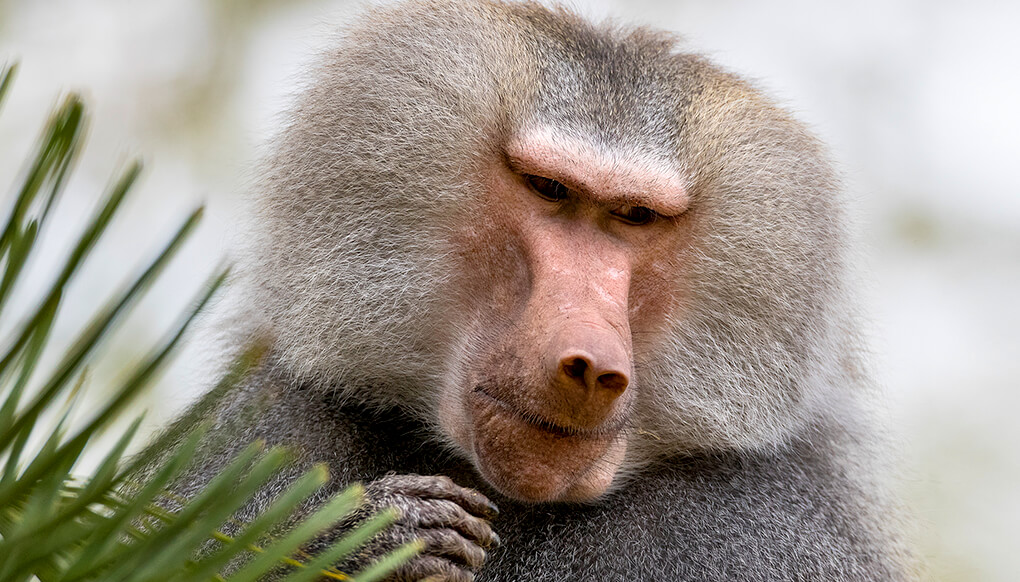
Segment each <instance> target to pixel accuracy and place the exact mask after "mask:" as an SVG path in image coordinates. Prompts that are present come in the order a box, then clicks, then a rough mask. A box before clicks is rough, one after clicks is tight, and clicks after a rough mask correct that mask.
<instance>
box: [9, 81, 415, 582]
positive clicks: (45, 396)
mask: <svg viewBox="0 0 1020 582" xmlns="http://www.w3.org/2000/svg"><path fill="white" fill-rule="evenodd" d="M13 71H14V67H13V66H4V67H0V104H2V103H3V100H4V96H5V95H6V94H7V92H8V91H9V88H10V85H11V79H12V77H13ZM86 118H87V115H86V111H85V106H84V104H83V102H82V100H81V99H80V98H79V97H78V96H76V95H71V96H68V97H66V98H65V99H64V100H63V101H62V102H61V103H60V105H59V106H58V107H57V108H56V109H55V110H54V113H53V114H52V116H51V118H50V119H49V121H48V122H47V125H46V128H45V130H44V131H43V133H42V137H41V138H40V141H39V144H38V146H37V148H36V151H35V153H34V155H33V157H32V159H31V160H30V162H29V164H28V165H27V166H26V170H25V173H24V177H23V179H22V181H21V183H20V186H19V187H17V188H15V189H14V190H13V191H14V192H15V193H16V194H15V196H14V198H13V200H11V202H10V204H9V208H8V209H7V212H6V213H5V214H4V216H5V217H6V218H4V219H3V221H2V225H3V226H2V230H0V311H2V309H3V307H4V305H5V304H6V302H7V299H8V298H9V297H11V296H12V293H13V290H14V289H15V288H16V287H17V284H18V281H19V279H21V278H22V274H23V272H24V268H25V266H26V265H27V264H28V261H29V260H30V258H31V255H32V253H33V251H34V250H35V249H36V248H37V243H38V242H39V237H40V233H41V232H43V228H44V224H45V222H46V219H47V217H48V216H49V214H50V211H51V209H52V208H53V206H54V204H55V202H56V200H57V198H58V196H59V193H60V191H61V190H62V188H63V185H64V183H65V181H66V179H67V177H68V175H69V172H70V170H71V168H72V167H73V165H74V162H75V159H76V158H77V157H78V155H79V152H80V150H81V147H82V143H83V136H84V134H85V120H86ZM140 171H141V166H140V164H138V163H137V162H135V163H132V164H130V165H129V166H128V167H127V168H126V169H125V170H124V172H123V173H122V174H120V177H119V178H118V179H117V180H116V181H115V183H114V184H113V185H112V186H111V187H110V189H109V190H108V191H107V193H106V195H105V197H104V198H103V201H102V202H101V204H100V205H99V207H98V209H97V211H96V212H95V214H94V215H93V216H92V217H91V219H90V220H89V221H88V222H87V224H86V226H85V228H84V229H83V231H82V232H81V234H80V235H79V236H78V239H77V241H76V243H75V245H74V246H73V248H72V249H71V251H69V253H68V254H67V256H66V258H65V259H64V261H63V264H62V265H61V267H60V268H59V269H58V270H57V273H56V276H55V277H54V279H53V280H52V283H51V284H50V286H49V288H48V289H46V290H44V291H43V292H41V293H39V296H40V299H39V302H38V304H37V305H36V306H35V307H34V308H32V309H30V310H28V312H27V313H25V314H19V315H21V319H20V324H19V325H17V326H15V327H14V328H13V331H12V332H11V333H10V334H9V336H8V337H4V338H0V346H2V348H0V461H2V463H3V467H2V471H0V582H96V581H100V580H102V581H104V582H105V581H112V582H149V581H152V582H155V581H160V582H164V581H167V580H170V581H173V582H206V581H209V580H223V579H224V578H223V577H222V576H221V575H220V573H221V572H222V571H223V570H225V569H227V568H229V567H233V566H234V565H236V564H238V563H241V564H242V565H241V566H240V571H239V572H237V574H236V575H233V576H231V577H230V578H229V580H231V581H244V580H248V581H254V580H259V579H261V578H262V577H264V576H265V575H266V574H267V573H268V572H270V571H271V570H274V569H276V568H278V567H279V566H280V565H286V566H289V567H291V569H292V573H291V575H290V578H288V579H290V580H294V581H301V580H313V579H317V578H325V579H336V580H349V579H351V578H350V577H349V576H347V575H345V574H342V573H339V572H336V571H334V570H330V569H329V567H330V566H332V565H333V564H336V563H338V562H339V561H341V560H342V559H343V558H344V557H345V556H349V555H351V554H352V553H353V552H357V551H359V547H360V546H361V545H362V544H363V543H365V542H366V541H368V540H369V539H370V538H371V537H372V536H374V535H376V534H377V533H378V532H379V531H381V530H382V528H384V527H386V526H387V525H389V524H390V523H391V522H392V521H393V520H394V519H395V515H396V514H395V513H393V512H392V511H387V512H383V514H381V515H379V516H376V517H374V518H372V519H369V520H368V521H366V522H365V523H364V524H363V525H361V526H360V527H358V528H354V529H353V530H351V531H349V532H347V535H345V536H344V537H342V538H341V539H340V540H339V541H338V542H337V543H336V544H334V545H333V546H332V547H331V548H329V549H327V550H326V551H325V552H323V553H321V554H319V555H318V556H316V557H308V556H304V555H301V554H300V552H299V550H298V548H300V547H301V545H303V544H305V543H307V542H308V541H309V540H310V539H312V538H314V537H315V536H317V535H319V534H320V532H322V531H323V530H325V529H326V528H329V527H330V526H332V525H333V524H335V523H336V522H337V520H339V519H341V518H343V517H344V516H345V515H348V514H350V513H351V512H352V511H354V510H355V509H356V508H357V507H358V505H359V504H360V503H361V498H362V495H363V490H362V489H361V488H360V487H359V486H352V487H351V488H349V489H347V490H346V491H344V492H342V493H340V494H339V495H337V496H336V497H334V499H333V500H332V501H331V502H329V503H327V504H326V505H325V507H323V508H321V509H320V510H319V511H316V512H315V513H313V514H312V515H311V516H310V517H307V518H305V519H304V520H302V521H300V523H298V524H297V525H296V526H295V527H294V528H293V529H291V530H290V531H288V532H287V533H284V534H278V533H276V532H279V531H281V530H282V529H284V528H285V526H287V525H288V524H289V523H290V521H291V520H292V513H293V510H294V508H295V507H298V506H300V505H302V504H304V503H307V502H308V499H309V498H310V497H311V496H313V495H317V494H319V493H317V492H318V491H319V490H320V488H321V487H322V486H323V485H324V484H325V482H326V481H327V480H328V476H327V474H326V471H325V468H324V467H315V468H313V469H312V470H311V471H310V472H309V473H307V474H306V475H304V476H303V477H301V478H300V479H298V480H297V481H295V482H294V484H293V485H291V486H290V487H289V488H288V489H287V491H286V492H285V493H283V494H282V495H281V496H280V497H278V498H277V500H276V501H274V503H273V504H272V505H271V506H270V507H269V508H268V510H266V511H265V512H262V513H260V515H259V517H257V518H255V519H253V520H252V521H251V522H250V523H247V524H245V523H237V522H236V521H234V516H235V515H236V514H237V512H238V511H239V510H240V509H241V508H242V507H244V506H245V505H246V504H248V503H250V500H251V498H252V496H253V495H254V494H255V493H256V492H257V491H258V490H259V489H260V488H262V487H264V486H265V485H266V484H267V483H268V482H269V481H270V480H271V479H272V478H273V477H274V476H275V475H276V474H277V472H278V471H279V470H280V469H281V467H283V466H284V465H285V464H286V463H287V461H288V459H289V455H288V454H287V452H286V451H284V450H283V449H279V448H273V449H271V450H269V451H268V452H262V445H261V444H259V443H253V444H252V445H250V446H249V447H248V448H246V449H245V450H244V451H243V452H242V453H241V454H240V455H238V456H237V457H236V458H235V459H234V460H233V461H232V462H231V463H230V464H229V465H228V466H227V467H226V468H225V469H223V471H221V472H220V473H219V474H218V475H217V476H216V477H214V478H213V479H212V480H211V481H210V482H209V483H208V484H207V485H206V486H205V487H204V488H202V489H201V490H200V491H198V492H196V493H194V494H193V495H192V496H191V497H190V498H189V499H184V498H180V497H176V496H174V494H172V493H170V492H169V491H168V488H170V487H171V486H172V485H173V484H174V483H175V480H176V479H178V478H179V477H180V475H181V474H182V472H183V471H184V470H185V469H186V468H187V467H189V466H190V465H192V464H193V463H195V462H196V461H195V454H196V451H198V450H199V448H200V446H199V444H200V443H201V442H202V441H203V439H205V438H206V435H208V434H209V425H208V423H207V422H204V421H202V420H201V417H202V416H203V415H202V414H197V415H195V416H194V417H193V418H189V419H186V420H182V421H180V422H178V423H176V424H174V425H173V426H172V427H171V428H170V429H169V430H167V431H166V432H164V433H163V434H162V435H161V436H160V437H159V438H158V439H156V441H155V442H154V443H153V444H152V445H151V446H150V447H148V448H147V449H146V450H145V451H144V452H143V453H142V454H140V455H138V456H136V457H135V458H133V459H130V460H129V459H127V458H126V457H125V455H126V451H127V450H128V447H129V446H130V445H131V443H132V441H133V439H134V437H135V435H136V434H137V432H138V430H139V427H140V425H141V418H137V419H135V420H134V422H132V423H131V424H130V426H128V427H127V428H126V429H122V430H121V431H120V432H119V433H118V435H117V439H116V442H115V443H114V444H113V445H112V446H111V447H110V448H109V449H107V450H106V451H105V453H104V454H103V456H102V459H101V461H99V463H98V465H97V467H96V468H95V469H94V470H92V471H91V472H90V474H88V475H84V476H76V475H74V473H73V471H74V469H75V467H76V466H77V463H78V462H79V460H80V459H81V458H82V456H83V455H84V454H85V453H86V451H91V450H92V449H93V448H94V447H95V446H96V437H97V436H98V435H100V434H101V433H102V432H103V431H107V430H109V428H110V427H111V426H113V425H114V424H115V423H116V422H117V421H119V420H120V419H121V418H122V417H123V416H124V414H125V413H126V411H127V410H128V406H129V405H130V404H131V403H132V402H133V401H134V399H135V398H136V397H137V396H138V394H140V393H141V391H142V390H144V389H145V388H146V386H147V385H149V384H151V382H152V380H153V378H154V377H155V376H156V375H157V374H158V373H159V371H160V370H161V369H163V367H164V366H165V365H166V363H167V361H168V360H169V359H170V358H171V357H172V355H173V353H174V352H175V351H176V348H177V347H178V346H179V345H180V343H181V342H182V341H183V338H184V335H185V332H186V330H188V329H189V327H190V326H191V324H192V323H193V321H194V319H195V317H197V315H198V314H199V312H200V311H201V310H202V309H203V308H204V306H205V305H206V304H207V303H208V302H209V300H210V298H211V297H212V296H213V294H214V293H216V291H217V289H218V288H219V287H220V286H221V285H222V284H223V282H224V281H225V280H226V279H227V270H226V269H221V270H219V271H218V272H217V273H216V274H215V275H214V276H213V277H211V278H210V280H209V281H208V282H207V284H206V285H205V286H204V288H203V289H202V290H201V291H200V292H199V293H198V295H197V297H196V299H195V301H194V302H193V306H192V307H191V308H190V309H188V310H186V312H185V313H184V314H183V315H182V316H181V318H180V320H179V321H178V322H177V324H176V325H175V327H174V328H172V330H171V331H170V332H169V333H168V334H167V336H166V337H165V338H164V339H163V340H162V341H161V342H160V343H159V344H158V345H157V346H156V347H155V348H154V349H152V350H151V351H149V353H148V355H146V356H145V357H144V358H143V359H142V360H141V361H140V362H139V363H138V364H137V365H135V366H134V368H133V369H132V370H131V371H130V372H129V373H128V374H127V375H126V376H125V379H124V381H123V382H122V383H120V385H119V386H118V387H117V388H116V389H115V390H113V391H112V392H111V394H110V396H108V397H105V399H104V400H103V401H102V403H101V404H100V405H99V406H97V410H96V412H94V413H93V414H92V416H91V417H89V418H88V419H87V421H86V422H84V423H82V424H81V426H80V427H76V428H71V426H70V425H71V424H72V423H71V418H72V414H71V412H72V411H73V410H75V409H77V408H78V405H77V403H78V401H79V396H80V394H81V393H82V392H83V391H84V389H85V384H87V380H88V374H87V369H88V366H89V363H90V362H91V358H93V357H95V354H96V350H97V348H98V346H99V345H100V344H101V343H102V341H103V340H104V339H105V338H106V337H107V336H108V335H109V333H110V331H111V330H112V329H113V327H114V326H115V325H116V324H117V323H118V322H119V321H120V320H121V319H122V318H123V317H124V316H125V314H126V313H127V312H128V311H129V310H130V308H131V307H132V306H133V305H135V304H136V303H137V301H138V300H139V299H140V297H141V296H142V295H143V294H144V293H145V292H146V291H147V290H148V289H149V288H150V287H151V285H152V284H153V283H154V282H155V280H156V279H157V277H158V276H159V274H160V273H161V272H162V271H163V269H164V268H165V266H166V265H167V264H168V263H169V261H170V260H171V259H172V258H173V257H174V256H175V255H176V253H177V252H178V250H179V249H180V248H181V245H182V244H183V243H184V241H185V240H186V239H187V238H188V236H189V235H190V234H191V233H192V232H193V231H194V229H195V227H196V225H197V224H198V221H199V220H200V219H201V216H202V209H201V208H199V209H197V210H196V211H195V212H193V213H192V214H191V215H190V216H189V217H188V218H187V219H186V220H185V221H184V222H183V223H182V224H181V226H180V228H179V229H178V230H177V231H176V233H174V235H173V236H172V237H171V238H170V240H169V241H168V242H167V243H166V244H165V245H164V247H163V248H162V249H161V250H160V251H159V252H158V253H157V254H156V255H155V258H154V259H152V260H151V261H150V262H149V264H148V265H147V266H146V267H145V268H144V269H143V270H142V271H141V272H139V273H138V274H137V275H136V276H134V277H133V278H132V279H131V280H130V281H129V282H128V283H127V284H126V285H125V286H124V287H123V288H122V289H121V290H120V291H119V292H117V293H116V294H114V295H113V296H112V298H111V299H110V300H109V301H108V302H107V303H106V304H105V305H104V306H102V307H100V308H99V309H97V310H96V312H95V315H94V316H93V317H92V318H91V320H90V321H89V323H88V324H87V325H86V326H84V328H83V329H82V330H81V331H80V332H79V333H78V334H77V335H76V337H75V339H74V341H73V342H72V344H71V346H70V347H69V348H68V349H67V350H66V351H65V352H64V354H63V355H62V357H61V358H60V359H59V360H58V362H57V363H56V364H55V365H52V366H47V369H40V362H41V361H42V360H41V356H42V354H43V352H44V351H45V348H46V346H47V345H48V343H49V340H50V338H51V332H52V330H53V327H54V321H55V319H56V316H57V313H58V312H59V308H60V305H61V301H62V299H63V297H64V293H65V290H66V289H67V287H68V284H69V283H70V282H71V281H72V279H73V278H74V277H75V275H76V274H77V273H78V272H79V270H80V267H81V265H82V264H83V262H84V261H85V259H86V258H87V257H88V256H89V254H90V252H91V251H92V249H93V248H94V247H95V245H96V243H97V241H98V240H99V238H100V237H101V236H102V234H103V233H104V232H105V231H106V229H107V227H108V226H109V224H110V223H111V221H112V220H113V218H114V217H115V215H116V213H117V210H118V209H119V208H120V207H121V205H122V203H123V201H124V199H125V198H126V196H127V195H128V193H129V191H130V190H131V187H132V185H133V184H134V183H135V181H136V179H137V177H138V175H139V172H140ZM267 350H268V342H265V341H262V342H257V343H255V344H253V345H252V346H251V347H250V348H248V349H247V350H246V351H245V352H244V353H242V354H241V356H239V357H238V358H237V360H236V361H235V363H234V365H233V366H232V367H231V368H230V370H229V371H228V373H227V375H226V376H225V377H224V378H223V379H222V381H221V382H219V383H218V384H217V386H216V387H215V388H214V389H213V390H212V391H211V392H210V393H209V394H207V395H206V396H205V397H203V399H202V400H201V401H200V402H199V404H198V405H197V406H196V407H195V410H197V411H199V412H208V411H211V410H213V409H214V407H215V406H216V405H217V403H218V402H219V401H220V399H221V398H222V397H223V395H224V394H226V393H227V392H228V391H229V390H230V389H232V387H234V386H235V385H236V384H237V383H238V382H239V381H241V380H242V379H243V378H244V377H245V376H246V374H247V373H248V372H249V371H250V370H251V369H252V368H253V367H254V366H255V365H256V364H257V363H258V362H260V361H261V360H262V359H263V357H264V355H265V354H266V352H267ZM36 375H38V376H40V377H41V378H40V380H39V382H38V386H39V387H38V389H35V388H32V389H31V391H30V389H29V386H33V387H34V386H35V385H37V383H36V381H35V379H34V378H35V376H36ZM54 414H56V415H57V417H58V418H57V420H56V421H55V422H53V423H50V422H48V421H47V422H45V423H44V422H43V421H42V420H41V419H44V418H46V419H48V418H52V417H53V416H54ZM75 416H77V415H75ZM43 424H45V425H46V426H42V425H43ZM75 424H76V425H77V424H78V423H75ZM36 435H37V436H38V438H35V437H36ZM37 440H38V441H40V442H41V444H39V445H34V444H32V445H30V443H34V442H35V441H37ZM227 523H232V525H231V527H232V529H231V530H230V531H237V532H240V533H238V534H237V535H236V537H231V536H228V535H226V534H224V533H223V532H222V531H220V528H222V527H224V524H227ZM276 536H279V537H276ZM256 544H262V545H256ZM419 549H420V544H416V543H414V544H410V545H408V546H405V547H402V548H400V549H398V550H397V551H396V552H394V553H393V554H391V555H390V556H388V557H386V558H384V559H382V560H381V561H380V562H378V563H377V564H375V565H373V566H372V567H370V568H369V569H367V570H366V571H365V572H363V573H361V574H359V575H358V577H357V578H356V579H358V580H362V579H365V580H374V579H378V578H379V577H382V576H384V575H385V574H386V572H389V571H391V570H392V568H394V567H396V566H397V565H399V563H401V562H402V561H403V560H405V559H407V558H408V557H409V556H411V555H413V554H414V553H415V552H417V551H418V550H419Z"/></svg>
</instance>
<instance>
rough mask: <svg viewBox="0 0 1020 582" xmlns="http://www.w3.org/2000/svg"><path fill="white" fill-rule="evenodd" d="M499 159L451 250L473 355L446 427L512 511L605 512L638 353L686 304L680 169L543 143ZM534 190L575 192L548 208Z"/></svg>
mask: <svg viewBox="0 0 1020 582" xmlns="http://www.w3.org/2000/svg"><path fill="white" fill-rule="evenodd" d="M503 153H504V158H503V159H500V160H494V161H493V163H492V165H491V167H490V168H489V171H487V173H486V178H487V179H486V182H485V185H484V187H483V191H482V192H480V195H479V196H478V199H477V202H476V203H475V204H474V205H473V206H472V207H471V208H469V209H466V214H465V216H467V217H469V219H466V220H464V221H462V225H461V227H460V228H459V229H458V231H457V233H456V236H455V239H456V240H454V241H453V248H456V249H458V254H459V258H460V259H461V260H463V261H464V265H463V266H462V268H460V269H458V272H461V273H463V274H464V275H463V276H464V278H465V280H463V281H458V282H457V285H460V288H461V289H465V290H466V292H465V294H464V296H463V297H462V298H460V302H461V303H462V304H463V305H462V312H463V313H467V314H471V317H470V322H471V323H470V324H469V325H470V326H471V327H472V329H470V330H469V332H470V333H469V337H471V338H474V340H473V342H472V343H471V345H468V346H465V348H464V349H465V353H464V354H461V355H460V359H459V360H458V365H459V366H460V368H461V369H459V370H458V374H457V377H459V378H462V379H463V384H462V385H461V386H459V387H458V388H457V389H455V390H447V391H446V392H444V395H443V398H442V400H441V402H440V425H441V426H442V427H443V429H444V430H445V431H446V432H447V434H449V435H450V436H451V437H452V439H453V440H454V441H455V442H456V443H457V444H458V445H459V446H460V447H462V449H463V450H464V451H466V452H467V453H468V454H469V455H470V456H471V457H472V458H473V460H474V462H475V464H476V466H477V467H478V469H479V471H480V472H481V473H482V474H483V475H484V476H485V477H486V479H487V480H488V481H489V482H490V483H491V484H492V485H493V486H495V487H497V488H498V489H500V490H501V491H502V492H503V493H505V494H507V495H509V496H511V497H514V498H517V499H521V500H525V501H535V502H538V501H586V500H591V499H595V498H597V497H599V496H600V495H602V494H603V493H605V492H606V491H607V490H608V489H609V487H610V486H611V485H612V483H613V479H614V477H615V475H616V473H617V471H618V469H619V468H620V466H621V464H622V463H623V461H624V458H625V455H626V450H627V440H628V432H627V427H628V418H629V414H630V411H631V408H632V404H633V400H634V394H635V390H638V389H640V387H639V386H636V385H635V382H634V349H635V342H634V338H635V337H641V338H653V337H654V335H655V332H656V331H657V329H656V327H657V325H659V324H660V322H661V321H663V320H664V316H665V314H666V313H667V312H668V311H669V310H670V309H672V308H673V305H674V303H675V301H674V298H673V296H672V293H673V292H672V291H671V290H675V289H678V288H680V286H678V285H676V284H675V278H676V276H677V275H676V272H675V268H673V264H672V259H671V257H674V256H676V249H677V247H678V245H681V244H683V242H684V234H685V232H686V228H685V220H684V213H685V211H686V210H687V207H688V204H689V198H688V196H687V193H686V190H685V188H684V181H683V179H682V176H681V174H680V171H679V170H678V169H674V168H670V167H668V166H667V165H665V164H662V163H659V162H657V161H656V160H653V159H651V158H647V157H642V156H640V155H635V154H634V153H632V152H602V151H599V150H596V149H595V148H594V147H592V146H591V145H590V144H586V143H584V142H579V141H577V140H572V139H568V138H564V137H562V136H557V135H556V134H555V133H554V132H553V131H551V130H548V129H538V130H529V131H526V132H523V133H521V134H520V137H518V138H516V139H514V140H512V141H511V142H510V143H509V144H508V145H507V146H506V148H505V151H504V152H503ZM529 176H537V177H540V178H542V179H545V181H543V182H542V184H548V180H555V181H556V182H559V183H561V184H562V185H563V186H565V188H560V189H558V190H557V193H558V194H557V197H555V198H550V197H549V196H545V195H543V192H541V191H539V190H536V188H535V186H534V184H535V182H533V181H530V180H529ZM557 188H558V187H557ZM635 207H643V208H646V209H648V210H651V211H652V212H654V215H650V214H648V213H645V212H644V210H643V209H638V210H635ZM633 216H641V217H648V216H652V217H653V218H652V219H651V220H647V221H645V220H644V219H642V220H640V221H637V222H635V221H633V220H631V218H632V217H633ZM642 341H649V340H648V339H643V340H642Z"/></svg>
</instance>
